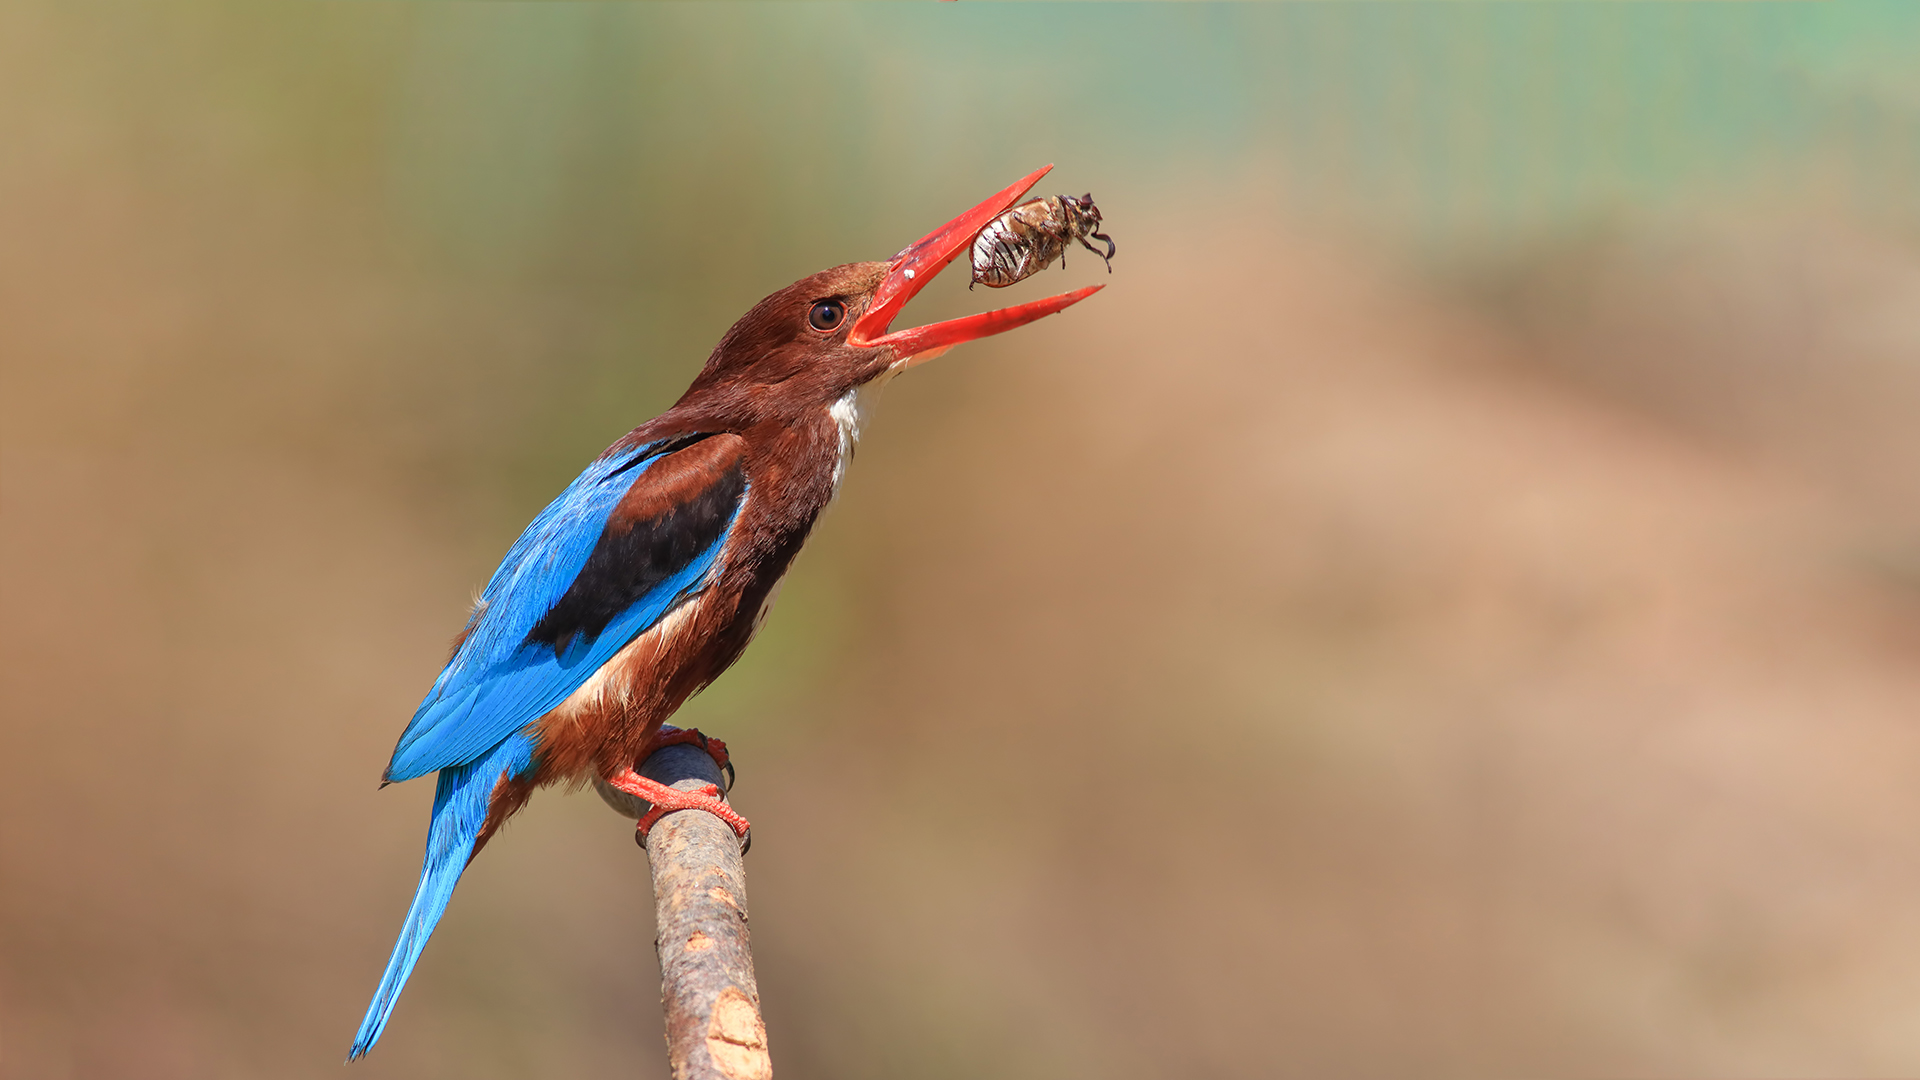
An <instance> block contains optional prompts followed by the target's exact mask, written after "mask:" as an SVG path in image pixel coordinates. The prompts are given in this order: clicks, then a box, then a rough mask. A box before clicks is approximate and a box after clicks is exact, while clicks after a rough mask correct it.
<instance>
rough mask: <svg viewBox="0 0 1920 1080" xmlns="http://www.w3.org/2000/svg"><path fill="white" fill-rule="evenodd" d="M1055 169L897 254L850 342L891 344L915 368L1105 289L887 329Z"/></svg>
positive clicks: (1030, 177) (849, 334)
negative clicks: (989, 226)
mask: <svg viewBox="0 0 1920 1080" xmlns="http://www.w3.org/2000/svg"><path fill="white" fill-rule="evenodd" d="M1052 169H1053V166H1051V165H1048V166H1046V167H1045V168H1042V169H1040V170H1038V171H1036V172H1033V173H1031V174H1029V175H1028V176H1025V177H1023V178H1022V179H1021V180H1019V181H1018V182H1017V183H1015V184H1014V185H1013V186H1011V187H1009V188H1007V189H1006V190H1004V191H1002V192H1000V193H999V194H998V195H995V196H994V197H992V198H991V199H988V200H987V201H986V202H983V203H981V204H980V205H979V206H976V207H974V208H973V209H971V210H969V211H967V212H966V213H964V214H961V215H960V216H959V217H957V218H954V219H953V220H952V221H949V222H947V223H946V224H945V225H942V226H940V227H939V228H937V229H935V230H933V231H932V232H930V233H928V234H927V235H926V236H925V237H923V238H921V239H920V240H919V241H918V242H916V243H913V244H910V245H908V247H907V249H906V250H905V251H902V252H901V253H900V254H898V255H896V256H894V259H893V265H892V266H891V267H889V268H888V269H887V276H886V279H885V280H884V281H882V282H881V283H880V287H879V288H878V289H876V290H875V291H874V294H873V304H872V305H871V306H869V307H868V308H867V310H866V311H865V312H864V313H863V314H862V315H861V316H860V317H859V318H857V319H855V320H854V321H853V329H852V330H850V331H848V332H847V344H849V345H860V346H866V347H879V346H881V345H891V346H892V347H893V349H894V352H895V354H896V355H898V356H900V357H901V359H902V360H906V361H908V362H909V363H908V366H912V364H913V363H918V362H920V361H923V360H931V359H933V358H934V357H935V356H937V355H939V354H940V353H943V352H945V351H947V350H948V349H951V348H952V347H954V346H955V345H959V344H961V343H962V342H967V341H972V340H974V339H975V338H983V337H990V336H992V335H994V334H1000V333H1005V332H1006V331H1008V330H1012V329H1013V328H1014V327H1016V326H1025V325H1027V324H1028V323H1030V322H1032V321H1033V320H1035V319H1040V318H1045V317H1046V316H1048V315H1051V314H1053V313H1054V312H1056V311H1061V310H1064V309H1065V308H1068V307H1070V306H1072V305H1074V304H1077V303H1079V302H1080V301H1082V300H1085V299H1086V298H1087V297H1089V296H1092V295H1093V294H1094V293H1097V292H1099V291H1100V290H1101V289H1104V288H1106V286H1104V285H1089V286H1087V287H1086V288H1084V289H1075V290H1073V291H1072V292H1070V293H1062V294H1060V295H1059V296H1054V297H1049V298H1047V299H1045V300H1035V301H1033V302H1031V303H1026V304H1021V305H1019V306H1017V307H1010V308H1001V309H1000V310H998V311H983V312H981V313H980V314H978V315H968V316H966V317H965V318H960V319H948V320H947V321H946V322H937V323H933V324H931V325H928V326H916V327H914V328H913V329H911V330H895V331H893V332H891V333H889V332H888V330H887V328H888V327H889V326H890V325H892V323H893V320H894V319H895V318H896V317H897V316H898V315H899V314H900V309H901V308H904V307H906V306H907V301H909V300H911V299H913V297H914V294H915V293H918V292H919V291H920V290H921V289H924V288H926V287H927V282H929V281H932V280H933V278H934V275H936V274H938V273H939V272H940V271H941V270H944V269H945V268H946V265H947V264H948V263H950V262H952V261H953V260H954V258H955V257H956V256H958V255H959V254H960V253H961V252H963V251H966V250H967V249H968V248H969V247H971V246H972V245H973V238H974V237H975V236H977V235H979V232H980V230H981V229H984V228H986V227H987V223H988V222H990V221H992V220H993V219H994V218H996V217H998V216H1000V214H1001V213H1002V212H1003V211H1005V210H1006V209H1007V208H1009V207H1011V206H1012V205H1013V204H1014V203H1015V202H1018V201H1019V199H1020V196H1022V195H1025V194H1026V193H1027V189H1029V188H1031V187H1033V185H1035V184H1037V183H1039V182H1040V178H1041V177H1043V176H1045V175H1047V173H1048V172H1051V171H1052Z"/></svg>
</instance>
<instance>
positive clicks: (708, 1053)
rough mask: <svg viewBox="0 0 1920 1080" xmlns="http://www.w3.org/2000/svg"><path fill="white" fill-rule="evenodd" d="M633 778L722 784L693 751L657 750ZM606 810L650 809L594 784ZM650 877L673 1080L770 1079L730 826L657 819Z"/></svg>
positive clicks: (695, 817) (685, 785)
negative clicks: (640, 776) (651, 876)
mask: <svg viewBox="0 0 1920 1080" xmlns="http://www.w3.org/2000/svg"><path fill="white" fill-rule="evenodd" d="M639 771H640V775H642V776H645V777H647V778H648V779H651V780H658V781H660V782H661V783H663V784H667V785H669V786H671V787H676V788H681V789H683V790H684V789H691V788H694V787H696V786H697V785H700V784H713V785H715V786H716V787H720V786H724V785H722V783H721V777H720V767H719V766H718V765H715V764H714V762H713V758H712V757H710V756H708V754H707V753H706V751H704V750H702V749H700V748H699V747H697V746H691V745H687V744H681V745H678V746H668V747H664V748H662V749H661V750H659V751H657V752H655V753H654V754H653V756H652V757H649V758H648V759H647V760H646V762H645V763H644V764H643V765H641V766H640V770H639ZM594 787H595V789H596V790H598V791H599V792H600V797H601V798H602V799H605V800H606V801H607V804H608V805H609V806H612V807H613V808H614V809H615V810H618V811H619V812H620V813H622V814H625V815H626V816H628V817H630V818H634V819H636V820H637V819H638V818H639V817H640V816H641V815H642V814H644V813H646V811H647V809H648V806H647V804H646V803H645V802H644V801H642V800H640V799H636V798H634V797H633V796H631V795H628V794H626V793H625V792H621V791H616V790H615V789H613V788H611V787H608V786H607V785H606V784H605V783H604V782H600V781H596V782H595V784H594ZM645 843H646V849H647V863H648V865H649V866H650V867H651V868H652V871H653V904H654V928H655V934H656V936H655V938H654V948H655V949H656V950H657V951H658V952H659V954H660V998H661V1004H662V1005H663V1006H664V1007H665V1009H666V1012H667V1064H668V1066H669V1068H670V1069H671V1070H672V1075H673V1080H771V1077H772V1076H773V1059H772V1058H771V1057H769V1056H768V1054H767V1027H766V1024H765V1022H764V1021H762V1020H761V1018H760V989H759V987H758V985H757V984H756V983H755V981H754V977H753V951H752V947H751V940H750V936H749V934H748V932H747V875H746V868H745V866H744V864H743V862H742V860H741V855H742V852H741V849H740V839H739V838H738V837H736V836H735V835H734V834H733V829H732V828H730V827H728V825H727V824H726V823H725V822H723V821H721V820H720V819H719V818H717V817H714V816H713V815H712V814H709V813H706V812H705V811H701V810H681V811H677V812H675V813H671V814H668V815H666V816H665V817H663V818H661V819H660V820H659V822H657V823H656V824H655V825H654V827H653V830H652V834H651V835H650V836H649V837H648V838H647V840H646V842H645Z"/></svg>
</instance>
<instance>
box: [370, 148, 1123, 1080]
mask: <svg viewBox="0 0 1920 1080" xmlns="http://www.w3.org/2000/svg"><path fill="white" fill-rule="evenodd" d="M1051 168H1052V166H1048V167H1047V168H1044V169H1041V170H1039V171H1038V172H1035V173H1033V174H1032V175H1030V176H1028V177H1026V178H1025V179H1023V180H1021V181H1020V182H1018V183H1016V184H1014V185H1013V186H1011V187H1009V188H1007V189H1006V190H1004V191H1002V192H1000V193H999V194H997V195H995V196H993V197H992V198H990V199H988V200H986V201H985V202H983V203H981V204H980V205H978V206H976V207H974V208H973V209H972V210H969V211H967V212H966V213H964V214H962V215H960V216H959V217H957V218H955V219H953V220H952V221H950V222H948V223H947V224H946V225H944V226H942V227H940V228H938V229H936V230H934V231H933V232H932V233H930V234H928V235H927V236H926V237H925V238H924V239H922V240H920V241H919V242H918V243H915V244H913V245H911V246H909V247H908V248H907V249H906V250H905V251H902V252H901V253H900V254H899V255H897V256H895V257H894V258H893V259H892V260H891V261H889V262H869V263H852V264H849V265H847V266H836V267H834V268H833V269H831V270H822V271H821V272H819V273H817V274H814V275H813V276H811V277H808V278H803V279H801V280H800V281H797V282H795V283H793V284H792V285H789V286H788V287H786V288H784V289H781V290H780V291H779V292H776V293H774V294H773V295H772V296H769V297H767V298H766V299H765V300H762V301H761V302H760V303H759V304H758V305H756V306H755V307H754V309H753V310H752V311H749V312H747V314H746V315H745V316H743V317H742V318H741V319H740V321H739V322H736V323H734V324H733V327H732V329H730V330H728V331H727V332H726V334H725V336H723V337H722V338H721V339H720V343H719V344H718V345H716V346H715V347H714V350H713V354H712V355H711V356H709V357H708V358H707V364H706V366H705V367H704V368H702V369H701V371H700V374H699V377H697V378H695V379H694V381H693V385H692V386H690V387H688V388H687V392H686V393H685V394H683V395H681V398H680V400H679V401H678V402H676V403H675V404H674V406H673V408H671V409H668V410H667V411H666V412H664V413H662V414H660V415H659V416H657V417H655V418H654V419H652V420H650V421H648V422H647V423H645V424H642V425H640V426H639V427H637V428H635V429H633V430H632V431H631V432H629V433H627V435H626V436H625V437H624V438H622V439H620V441H618V442H616V443H614V444H613V445H612V446H611V447H609V448H608V449H607V451H606V452H605V453H603V454H601V455H600V457H599V458H597V459H595V461H594V462H593V463H592V464H591V465H589V466H587V469H586V471H585V472H583V473H581V474H580V475H579V477H578V478H576V479H575V480H574V481H573V483H571V484H569V485H567V489H566V490H565V491H563V492H561V493H560V497H559V498H557V499H555V500H554V501H553V502H552V503H551V504H550V505H548V507H547V508H546V509H545V510H542V511H541V512H540V514H539V516H538V517H536V518H534V519H533V523H532V524H531V525H528V526H527V529H526V531H525V532H523V533H521V534H520V539H518V540H516V541H515V542H514V544H513V547H512V548H511V549H510V550H509V551H508V552H507V555H506V558H505V559H504V560H503V561H502V562H501V563H500V568H499V569H498V570H496V571H494V574H493V578H492V579H491V580H490V581H488V582H487V587H486V590H485V591H484V592H483V593H482V594H481V596H480V600H479V602H478V603H477V604H476V605H475V607H474V611H473V615H472V617H471V618H470V619H469V620H468V621H467V626H466V629H465V630H463V631H462V632H461V633H460V636H459V637H458V638H456V639H455V641H454V646H453V655H452V658H451V659H449V660H448V661H447V666H446V668H445V669H444V670H442V671H441V672H440V677H439V678H438V679H436V680H434V684H433V688H432V689H431V690H430V691H428V693H427V697H426V700H425V701H423V702H421V703H420V707H419V709H418V710H417V711H416V712H415V713H414V714H413V720H412V722H410V723H409V724H408V725H407V728H406V730H405V731H404V732H402V733H401V735H400V743H399V745H398V746H397V747H395V748H394V751H393V760H392V761H391V762H390V763H389V764H388V765H387V769H386V774H385V776H384V779H385V780H387V781H398V780H411V779H413V778H414V777H417V776H425V775H426V774H427V773H430V772H438V773H439V774H440V776H439V786H438V787H437V788H436V789H435V792H434V797H433V816H432V820H431V823H430V824H429V826H428V830H427V853H426V860H425V864H424V865H423V866H422V867H421V870H420V887H419V890H418V891H417V892H415V893H414V897H413V906H412V907H411V908H410V909H408V911H407V919H406V923H405V924H404V925H403V926H402V927H401V930H400V939H399V941H398V942H397V943H396V944H395V945H394V949H393V956H392V957H391V958H390V959H389V960H388V961H387V969H386V973H385V974H384V975H383V976H382V977H381V979H380V986H379V989H378V990H377V991H375V993H374V997H373V1003H372V1005H370V1006H369V1007H368V1009H367V1015H366V1019H365V1020H363V1021H362V1022H361V1024H360V1032H359V1034H358V1035H357V1036H356V1037H355V1038H354V1041H353V1050H352V1051H351V1053H350V1054H349V1055H348V1058H349V1060H351V1059H353V1058H357V1057H360V1056H361V1055H363V1054H365V1053H366V1052H367V1051H368V1050H370V1049H372V1047H373V1044H374V1043H375V1042H376V1041H377V1040H378V1039H379V1038H380V1033H381V1031H382V1030H384V1029H385V1027H386V1024H387V1018H388V1016H389V1015H390V1014H391V1013H392V1011H393V1006H394V1002H395V1000H396V999H397V998H398V997H399V995H400V989H401V987H402V986H404V985H405V984H406V981H407V976H408V975H409V974H410V973H411V972H412V971H413V966H414V963H415V961H417V960H418V959H419V957H420V950H421V949H422V948H423V947H424V946H425V945H426V943H427V937H428V936H429V935H430V934H432V933H433V928H434V926H435V924H436V923H438V922H439V920H440V915H441V913H442V912H444V911H445V910H446V906H447V901H448V900H449V899H450V898H451V897H452V895H453V887H454V885H455V884H456V883H457V882H458V881H459V880H460V874H461V872H462V871H464V870H465V869H466V866H467V863H468V862H469V861H470V860H471V859H472V858H473V856H474V854H475V853H476V852H478V851H479V850H480V848H481V847H482V846H484V845H485V844H486V842H487V839H488V838H489V837H491V836H492V835H493V834H494V832H495V831H497V830H498V829H499V827H500V825H501V823H502V822H504V821H505V820H506V819H507V818H508V817H509V816H510V815H512V814H513V813H514V812H515V811H516V810H518V809H520V807H522V806H523V805H525V804H526V801H527V799H528V797H529V796H531V795H532V794H533V790H534V789H535V788H537V787H540V786H542V785H545V784H553V783H568V782H576V783H577V782H582V781H586V780H590V779H592V778H595V777H598V778H600V779H602V780H605V781H606V782H607V783H608V784H610V785H612V786H613V787H615V788H617V789H619V790H621V791H625V792H627V793H629V794H631V795H635V796H638V797H639V798H641V799H644V800H646V801H647V802H649V803H651V804H653V807H654V810H653V812H652V813H651V814H649V815H648V817H647V818H645V819H642V821H641V823H640V828H641V829H642V831H643V832H644V830H646V829H647V828H649V827H650V826H651V824H652V822H653V821H654V820H656V819H657V818H658V816H659V815H660V814H661V813H663V812H670V811H674V810H704V811H707V812H710V813H713V814H716V815H718V816H719V817H721V818H722V819H723V820H725V821H726V822H727V823H728V824H729V825H731V826H733V828H734V830H735V831H736V832H738V833H739V834H741V835H742V836H745V835H746V831H747V822H746V820H745V819H744V818H742V817H740V815H739V814H737V813H735V812H734V811H733V810H732V809H731V808H730V807H729V806H728V805H727V804H726V802H725V801H723V800H722V798H721V797H720V792H719V791H718V790H717V789H713V788H709V789H708V790H707V791H706V792H704V793H689V792H685V791H676V790H674V789H672V788H668V787H665V786H663V785H661V784H659V783H656V782H655V781H652V780H649V779H646V778H644V777H642V776H640V775H639V774H638V773H636V772H635V771H634V770H635V768H636V767H637V765H638V764H639V763H640V762H643V761H645V760H646V758H647V756H648V755H649V754H650V753H651V752H652V751H653V750H654V749H656V748H657V747H658V746H661V745H664V743H665V741H667V740H669V739H675V738H676V737H678V738H684V737H685V734H684V733H677V732H674V733H672V734H670V735H663V734H662V727H663V725H664V724H665V722H666V720H667V718H668V717H669V716H671V715H673V712H674V710H676V709H678V708H679V707H680V705H681V704H682V703H683V702H685V701H686V700H687V698H689V697H691V696H692V695H693V694H694V693H696V692H697V691H699V690H700V689H701V688H702V687H704V686H706V685H707V684H708V683H710V682H712V681H713V680H714V679H715V678H716V677H718V676H719V675H720V673H721V672H723V671H725V670H726V669H727V667H728V666H729V665H731V664H732V663H733V662H734V661H735V660H737V659H739V657H740V654H741V652H742V651H744V650H745V649H746V647H747V644H748V642H750V641H752V640H753V636H754V633H755V632H756V631H757V630H759V628H760V625H761V623H762V621H764V620H765V619H766V616H767V612H768V610H769V609H770V608H771V607H772V605H773V600H774V597H775V595H776V594H777V593H778V592H779V587H780V579H781V578H782V576H784V575H785V574H786V572H787V567H788V566H789V565H790V564H791V563H792V561H793V557H794V555H796V554H797V553H798V552H799V550H800V546H801V545H802V544H804V543H805V542H806V539H807V534H808V532H809V531H810V530H811V529H812V528H813V523H814V521H815V520H816V519H817V518H818V517H819V516H820V512H821V511H822V510H824V509H825V508H826V506H827V504H828V503H829V502H831V501H832V499H833V497H834V493H835V492H836V491H837V490H838V489H839V486H840V480H841V476H842V474H843V473H844V472H845V470H846V467H847V461H848V459H849V458H850V457H851V456H852V454H853V448H854V444H855V442H856V440H857V439H858V438H859V435H860V422H861V418H862V411H863V408H864V406H865V404H866V403H867V402H868V400H870V394H871V392H872V391H874V390H876V389H878V388H879V387H880V386H881V385H882V384H884V383H885V382H886V381H887V380H888V379H890V378H892V377H893V376H894V375H897V374H899V373H900V372H902V371H904V370H906V369H907V368H910V367H913V366H914V365H915V364H919V363H922V362H924V361H926V360H931V359H933V358H934V357H935V356H938V355H939V354H941V353H943V352H945V351H946V350H948V349H950V348H952V347H953V346H955V345H958V344H961V343H962V342H966V341H972V340H974V339H976V338H982V337H986V336H988V335H990V334H997V333H1000V332H1002V331H1005V330H1011V329H1013V328H1014V327H1017V326H1022V325H1025V324H1026V323H1030V322H1032V321H1033V320H1035V319H1038V318H1041V317H1043V316H1046V315H1051V314H1053V313H1055V312H1057V311H1060V310H1062V309H1063V308H1066V307H1067V306H1069V305H1071V304H1074V303H1077V302H1079V301H1081V300H1083V299H1085V298H1086V297H1088V296H1091V295H1092V294H1093V293H1095V292H1097V291H1098V290H1099V288H1100V286H1090V287H1088V288H1084V289H1077V290H1075V291H1073V292H1069V293H1065V294H1062V295H1060V296H1055V297H1052V298H1050V299H1046V300H1037V301H1034V302H1032V303H1027V304H1021V305H1019V306H1017V307H1011V308H1003V309H1001V310H998V311H989V312H983V313H981V314H978V315H970V316H967V317H965V318H960V319H951V320H948V321H946V322H940V323H934V324H932V325H929V326H920V327H915V328H913V329H910V330H891V329H890V327H891V325H892V323H893V321H894V319H895V318H896V317H897V316H898V315H899V314H900V310H901V308H903V307H904V306H905V305H906V303H907V301H909V300H911V299H912V298H913V296H914V294H916V293H918V292H919V291H920V290H921V289H922V288H924V287H925V286H926V284H927V283H928V282H929V281H931V280H932V279H933V277H934V275H936V274H938V273H939V272H940V271H941V269H942V268H944V267H945V266H946V265H947V264H948V263H949V262H951V261H952V260H953V259H954V257H955V256H957V255H959V254H960V253H961V252H964V251H966V250H968V248H969V247H970V245H971V244H972V242H973V238H974V236H975V235H976V234H977V233H979V232H980V230H981V229H982V228H983V227H984V226H985V225H986V224H987V223H988V222H989V221H991V220H992V219H993V218H994V217H995V216H996V215H998V214H1000V213H1001V212H1002V211H1004V210H1006V209H1007V208H1008V207H1010V206H1012V205H1013V204H1014V203H1015V201H1017V200H1018V199H1019V198H1020V197H1021V196H1022V195H1024V194H1026V192H1027V190H1028V189H1029V188H1031V187H1032V186H1033V185H1034V184H1035V183H1036V182H1038V181H1039V179H1040V178H1041V177H1042V176H1044V175H1046V173H1047V171H1048V169H1051ZM668 730H669V731H671V729H668ZM702 741H703V743H704V741H705V740H704V739H703V740H702ZM714 741H715V742H716V743H717V740H714ZM721 753H723V751H722V752H721ZM718 756H720V755H719V754H716V757H718Z"/></svg>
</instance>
